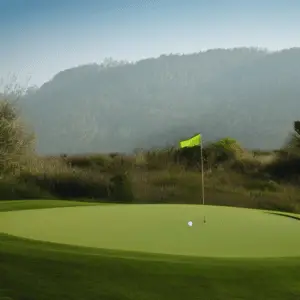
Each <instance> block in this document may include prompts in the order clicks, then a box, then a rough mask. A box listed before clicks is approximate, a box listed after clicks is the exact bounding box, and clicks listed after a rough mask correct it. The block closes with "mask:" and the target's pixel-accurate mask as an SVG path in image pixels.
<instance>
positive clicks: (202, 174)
mask: <svg viewBox="0 0 300 300" xmlns="http://www.w3.org/2000/svg"><path fill="white" fill-rule="evenodd" d="M200 147H201V177H202V204H203V205H204V204H205V197H204V167H203V144H202V137H201V145H200ZM203 221H204V223H206V220H205V216H204V220H203Z"/></svg>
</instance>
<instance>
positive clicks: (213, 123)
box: [22, 48, 300, 153]
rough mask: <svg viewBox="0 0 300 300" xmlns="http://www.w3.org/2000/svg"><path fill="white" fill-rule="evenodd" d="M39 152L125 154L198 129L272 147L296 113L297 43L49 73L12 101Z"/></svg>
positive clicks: (210, 136)
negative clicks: (292, 46)
mask: <svg viewBox="0 0 300 300" xmlns="http://www.w3.org/2000/svg"><path fill="white" fill-rule="evenodd" d="M22 100H23V101H22V104H23V109H24V111H23V112H24V116H25V117H26V118H27V119H28V120H30V122H31V124H32V125H33V127H34V129H35V131H36V134H37V142H38V144H37V146H38V151H40V152H42V153H79V152H107V151H131V150H133V149H134V148H139V147H147V148H151V147H156V146H164V145H166V144H169V145H170V144H174V143H176V142H177V141H178V140H179V139H180V138H182V137H186V136H190V135H192V134H194V133H195V132H199V131H200V132H202V133H203V135H204V139H205V140H206V141H208V140H214V139H216V138H220V137H224V136H231V137H233V138H236V139H238V140H239V141H240V142H241V143H242V144H243V145H244V146H246V147H249V148H262V149H272V148H276V147H280V146H281V145H282V144H283V143H284V141H285V139H286V137H287V135H288V133H289V132H290V131H291V130H292V126H293V121H294V120H296V119H299V118H300V49H297V48H295V49H289V50H284V51H280V52H273V53H270V52H266V51H262V50H256V49H252V48H251V49H248V48H239V49H232V50H223V49H216V50H210V51H206V52H201V53H195V54H190V55H162V56H161V57H159V58H157V59H146V60H142V61H139V62H137V63H134V64H133V63H131V64H130V63H125V62H120V63H118V62H114V61H107V62H106V63H105V64H102V65H96V64H92V65H86V66H80V67H76V68H73V69H69V70H65V71H62V72H60V73H58V74H57V75H56V76H55V77H54V78H53V79H52V80H51V81H49V82H47V83H46V84H44V85H43V86H42V87H40V88H39V89H34V90H33V91H31V92H30V93H29V94H28V95H27V96H26V97H24V99H22Z"/></svg>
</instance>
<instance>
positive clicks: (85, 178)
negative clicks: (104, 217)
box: [22, 169, 108, 200]
mask: <svg viewBox="0 0 300 300" xmlns="http://www.w3.org/2000/svg"><path fill="white" fill-rule="evenodd" d="M22 180H23V181H25V182H27V183H29V184H33V185H36V186H38V187H40V188H41V189H43V190H46V191H48V192H49V193H51V194H53V195H55V196H56V197H57V198H66V199H71V198H73V199H75V198H91V199H98V200H100V199H107V198H108V188H107V180H105V178H104V177H102V176H100V175H99V174H95V173H92V172H84V171H81V170H76V169H70V170H69V171H68V172H60V173H57V174H55V173H52V174H51V173H48V174H47V173H36V174H34V173H23V174H22Z"/></svg>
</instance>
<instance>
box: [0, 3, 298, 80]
mask: <svg viewBox="0 0 300 300" xmlns="http://www.w3.org/2000/svg"><path fill="white" fill-rule="evenodd" d="M299 29H300V1H299V0H280V1H279V0H247V1H246V0H181V1H179V0H106V1H104V0H0V38H1V47H0V78H2V79H4V81H7V80H9V78H10V74H14V75H16V76H17V78H18V80H19V82H20V83H21V84H24V83H26V82H27V81H28V79H29V78H31V79H30V82H29V83H30V84H37V85H41V84H42V83H44V82H46V81H48V80H49V79H51V78H52V77H53V76H54V75H55V74H56V73H58V72H59V71H61V70H64V69H66V68H71V67H74V66H77V65H82V64H87V63H95V62H96V63H100V62H101V61H102V60H103V59H104V58H105V57H113V58H115V59H126V60H139V59H142V58H147V57H153V56H154V57H156V56H159V55H160V54H168V53H191V52H198V51H200V50H205V49H211V48H232V47H240V46H252V47H262V48H268V49H270V50H279V49H283V48H290V47H299V46H300V34H299V32H300V31H299Z"/></svg>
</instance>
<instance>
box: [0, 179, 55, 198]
mask: <svg viewBox="0 0 300 300" xmlns="http://www.w3.org/2000/svg"><path fill="white" fill-rule="evenodd" d="M53 198H54V196H53V195H51V194H50V193H49V192H47V191H45V190H43V189H41V188H40V187H38V186H36V185H34V184H32V183H26V182H23V181H21V180H17V179H16V178H5V179H1V180H0V200H19V199H53Z"/></svg>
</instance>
